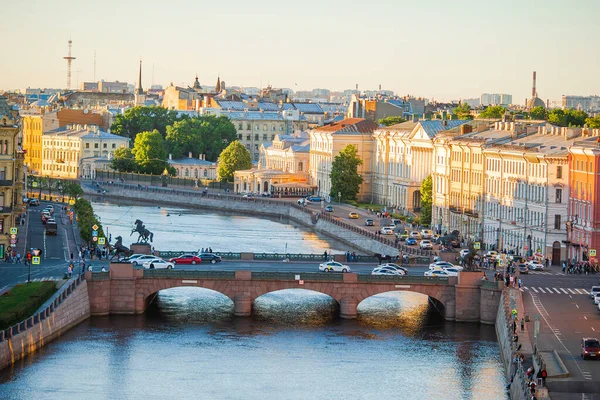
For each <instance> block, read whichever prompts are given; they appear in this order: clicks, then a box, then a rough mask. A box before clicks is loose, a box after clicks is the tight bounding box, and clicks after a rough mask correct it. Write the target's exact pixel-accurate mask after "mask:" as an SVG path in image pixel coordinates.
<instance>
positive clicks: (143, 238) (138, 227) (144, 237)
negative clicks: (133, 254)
mask: <svg viewBox="0 0 600 400" xmlns="http://www.w3.org/2000/svg"><path fill="white" fill-rule="evenodd" d="M136 232H137V233H138V234H139V235H140V236H139V237H138V240H137V242H138V243H148V240H149V241H152V239H153V238H154V234H153V233H152V232H150V231H149V230H148V229H146V225H144V223H143V222H142V221H140V220H139V219H136V220H135V228H134V229H132V230H131V235H133V234H134V233H136ZM131 235H129V236H131Z"/></svg>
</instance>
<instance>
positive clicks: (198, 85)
mask: <svg viewBox="0 0 600 400" xmlns="http://www.w3.org/2000/svg"><path fill="white" fill-rule="evenodd" d="M193 89H202V86H200V82H198V73H196V80H195V81H194V87H193Z"/></svg>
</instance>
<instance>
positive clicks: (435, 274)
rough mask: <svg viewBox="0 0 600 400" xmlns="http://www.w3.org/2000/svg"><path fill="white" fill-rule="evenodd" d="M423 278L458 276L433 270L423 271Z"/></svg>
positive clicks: (440, 270)
mask: <svg viewBox="0 0 600 400" xmlns="http://www.w3.org/2000/svg"><path fill="white" fill-rule="evenodd" d="M423 276H442V277H444V276H458V274H457V273H453V272H448V271H446V270H443V269H433V270H431V271H425V273H424V274H423Z"/></svg>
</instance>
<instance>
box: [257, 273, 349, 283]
mask: <svg viewBox="0 0 600 400" xmlns="http://www.w3.org/2000/svg"><path fill="white" fill-rule="evenodd" d="M296 276H299V277H300V279H302V280H305V281H330V282H331V281H339V282H342V281H343V280H344V275H343V274H336V273H331V272H252V279H253V280H254V279H257V280H258V279H260V280H278V281H295V280H297V279H296Z"/></svg>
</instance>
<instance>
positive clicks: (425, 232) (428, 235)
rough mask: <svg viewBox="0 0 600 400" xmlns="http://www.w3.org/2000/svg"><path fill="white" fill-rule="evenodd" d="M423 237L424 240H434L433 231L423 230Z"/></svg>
mask: <svg viewBox="0 0 600 400" xmlns="http://www.w3.org/2000/svg"><path fill="white" fill-rule="evenodd" d="M421 237H422V238H423V239H431V238H433V231H432V230H430V229H422V230H421Z"/></svg>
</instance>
